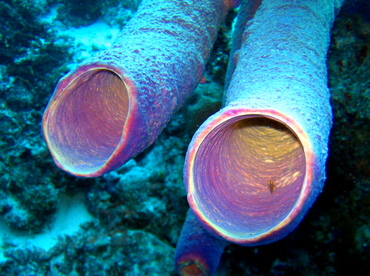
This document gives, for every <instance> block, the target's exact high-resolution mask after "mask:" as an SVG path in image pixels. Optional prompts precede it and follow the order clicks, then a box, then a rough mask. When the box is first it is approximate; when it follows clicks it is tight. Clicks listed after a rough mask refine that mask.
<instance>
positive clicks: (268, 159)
mask: <svg viewBox="0 0 370 276" xmlns="http://www.w3.org/2000/svg"><path fill="white" fill-rule="evenodd" d="M341 3H342V1H339V0H338V1H336V0H303V1H297V0H295V1H286V0H263V1H262V3H261V5H260V6H259V8H258V10H257V11H256V13H255V14H254V17H253V19H252V20H250V21H249V22H248V23H247V24H246V29H245V32H244V34H243V43H242V46H241V49H240V50H239V51H238V52H237V53H236V61H237V62H236V69H235V72H234V73H233V75H232V79H231V82H230V85H229V88H228V91H227V93H226V98H225V107H224V108H223V109H222V110H220V111H219V112H218V113H216V114H214V115H213V116H211V117H210V118H208V120H206V122H204V124H203V125H202V126H201V127H200V128H199V129H198V131H197V132H196V134H195V135H194V137H193V139H192V142H191V144H190V145H189V148H188V152H187V157H186V164H185V170H184V179H185V186H186V190H187V192H188V201H189V204H190V207H191V208H192V209H193V211H194V213H195V215H196V216H197V217H198V219H199V220H200V221H201V223H202V225H203V226H204V227H205V228H206V229H207V230H208V231H209V232H211V233H212V234H214V235H216V236H219V237H223V238H224V239H226V240H228V241H230V242H234V243H237V244H241V245H260V244H267V243H271V242H274V241H276V240H279V239H281V238H283V237H285V236H286V235H287V234H288V233H290V232H291V231H292V230H293V229H294V228H295V227H296V226H297V225H298V223H299V222H300V221H301V220H302V219H303V217H304V215H305V214H306V213H307V211H308V210H309V208H310V207H311V205H312V204H313V202H314V201H315V200H316V198H317V196H318V195H319V193H320V192H321V190H322V187H323V184H324V181H325V162H326V158H327V151H328V137H329V132H330V128H331V124H332V114H331V107H330V101H329V99H330V95H329V89H328V87H327V70H326V53H327V50H328V46H329V41H330V30H331V27H332V24H333V21H334V18H335V14H336V12H337V10H338V9H339V8H340V6H341Z"/></svg>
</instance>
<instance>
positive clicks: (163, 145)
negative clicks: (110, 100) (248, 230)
mask: <svg viewBox="0 0 370 276" xmlns="http://www.w3.org/2000/svg"><path fill="white" fill-rule="evenodd" d="M69 2H71V3H72V2H76V1H69ZM113 2H114V1H112V2H110V1H107V5H108V4H109V5H110V6H109V7H108V6H107V7H106V11H107V13H106V14H104V15H103V19H102V20H104V21H106V22H111V24H112V25H115V24H123V23H119V22H117V23H116V21H114V20H115V19H114V16H116V15H118V16H120V17H121V18H122V19H123V20H127V19H128V18H129V16H130V14H132V11H133V10H135V7H134V5H133V6H130V9H128V10H126V9H125V10H122V11H120V9H121V7H123V8H126V7H127V6H128V5H129V4H130V2H131V3H133V4H136V5H137V3H138V1H118V2H120V3H118V4H117V6H114V5H113V4H114V3H113ZM35 3H36V1H20V0H14V1H11V0H4V1H1V2H0V10H1V14H2V17H1V18H0V21H1V24H2V29H1V31H0V46H1V47H0V77H1V82H0V112H1V114H0V132H1V141H0V152H1V154H0V170H1V176H0V214H1V217H0V223H1V227H0V229H1V232H0V247H1V254H0V255H1V256H0V274H1V275H22V276H23V275H27V276H28V275H175V272H174V264H173V254H174V247H175V245H176V243H177V240H178V237H179V234H180V230H181V227H182V224H183V222H184V220H185V214H186V212H187V209H188V206H187V202H186V195H185V191H184V189H183V182H182V169H183V164H184V156H185V152H186V148H187V146H188V143H189V141H190V138H191V136H192V134H193V133H192V132H193V131H194V130H195V129H196V128H197V126H193V125H192V124H198V123H199V122H198V120H196V119H197V118H196V117H197V116H200V115H199V113H198V112H201V113H203V110H204V109H202V107H201V106H205V110H209V112H210V114H206V113H207V112H208V111H207V112H205V113H204V114H201V116H204V117H205V118H206V117H208V116H209V115H211V114H212V113H213V112H214V111H213V105H211V104H210V103H211V102H214V103H215V104H216V105H219V103H220V101H221V95H220V86H221V85H222V84H223V83H222V82H223V77H222V74H221V71H223V72H224V71H225V70H224V69H220V68H226V64H225V62H226V60H225V59H226V56H225V55H227V51H228V47H229V46H228V40H229V36H228V34H229V32H230V29H229V26H230V25H231V24H225V26H224V27H222V28H221V30H222V32H223V33H221V34H219V35H220V36H219V37H220V38H219V39H220V40H219V41H218V42H216V45H220V47H216V48H215V51H216V53H212V54H211V60H210V62H209V64H211V65H208V66H207V72H206V74H205V76H206V80H207V82H206V83H205V84H200V85H199V86H198V89H199V90H197V92H196V94H194V96H193V98H191V99H190V100H189V104H187V105H186V106H185V107H184V108H183V109H181V110H180V111H179V112H178V113H177V114H176V115H175V116H174V117H173V118H172V120H171V122H170V124H169V125H168V126H167V128H166V129H165V130H164V132H163V133H162V134H161V135H160V136H159V138H158V139H157V141H156V142H155V143H154V144H153V145H152V146H151V147H150V148H148V149H147V150H146V151H145V152H143V153H142V154H140V155H139V156H137V157H136V158H135V159H133V160H131V161H129V162H128V163H127V164H126V165H125V166H124V167H122V168H120V169H119V170H117V171H114V172H111V173H109V174H106V175H104V176H102V177H100V178H98V179H92V180H91V179H79V178H75V177H71V176H69V175H67V174H65V173H63V172H61V171H60V170H59V169H57V168H56V167H55V166H54V164H53V163H52V160H51V157H50V156H49V154H48V152H47V149H46V145H45V144H44V142H43V140H42V137H41V135H40V121H41V114H42V112H43V110H44V108H45V106H46V104H47V100H48V99H49V96H50V95H51V93H52V89H53V87H54V85H55V83H56V82H57V80H58V79H59V78H60V77H61V76H62V75H64V74H65V73H66V72H67V71H68V70H70V69H71V68H70V67H71V64H74V63H76V62H77V61H79V60H78V59H80V58H81V52H82V47H83V45H75V44H73V39H74V38H71V37H68V36H67V34H66V33H63V34H61V33H59V32H58V33H57V32H56V31H53V30H55V29H54V27H55V26H56V27H57V28H58V29H59V28H61V29H63V30H67V29H68V28H69V27H68V26H72V24H70V23H67V25H63V24H64V23H62V22H59V21H55V22H53V26H51V25H50V23H45V22H43V21H40V20H39V16H40V15H46V14H49V12H50V11H51V10H53V8H55V5H58V3H59V2H57V1H41V2H37V4H35ZM110 3H113V4H110ZM115 3H117V2H115ZM125 4H126V5H127V6H126V5H125ZM104 5H105V4H104ZM130 5H131V4H130ZM57 10H58V9H56V11H57ZM232 18H233V16H232V17H231V18H230V20H232ZM69 20H71V21H74V18H73V17H69ZM74 26H77V24H76V25H74ZM368 26H369V22H368V21H366V18H364V17H362V15H361V14H360V15H356V16H354V13H353V12H352V11H351V13H350V14H349V13H346V12H345V10H343V11H342V12H341V13H340V14H339V16H338V17H337V21H336V23H335V26H334V29H333V38H332V45H331V49H330V54H329V62H328V65H329V71H330V74H329V77H330V79H329V83H330V87H331V94H332V105H333V112H334V115H335V118H334V128H333V130H332V135H331V140H330V154H329V161H328V172H327V176H328V179H327V182H326V184H325V187H324V191H323V193H322V194H321V195H320V197H319V198H318V201H317V202H316V203H315V204H314V206H313V208H312V209H311V210H310V212H309V213H308V215H307V216H306V217H305V219H304V220H303V222H302V224H301V225H300V226H299V227H298V228H297V229H296V230H295V231H294V232H293V233H291V234H290V235H289V236H287V237H286V238H284V239H283V240H281V241H279V242H276V243H273V244H270V245H266V246H259V247H251V248H243V247H240V246H235V245H230V246H229V247H228V248H226V250H225V252H224V254H223V256H222V260H221V263H222V266H221V267H220V268H219V270H218V271H217V275H233V276H239V275H240V276H241V275H345V273H346V272H347V271H348V270H347V267H348V264H349V263H350V264H351V271H352V272H351V273H352V274H353V275H366V273H368V271H369V269H370V266H369V263H370V262H369V259H370V257H369V254H368V252H369V244H370V240H369V236H370V235H369V232H370V231H369V221H370V211H369V207H368V206H370V188H369V187H370V183H369V178H370V173H369V169H368V168H369V154H368V153H369V152H370V150H369V147H370V145H369V142H368V141H370V137H369V135H370V132H369V129H368V128H369V125H370V123H369V110H370V109H369V93H370V87H369V79H370V76H369V70H368V68H369V61H370V60H369V50H368V49H369V47H370V45H369V41H370V36H369V34H370V32H369V31H368V30H369V28H368ZM225 40H226V41H225ZM92 49H93V48H92ZM220 55H221V56H222V58H221V59H220ZM221 61H222V62H221ZM215 64H219V65H220V67H218V69H220V70H217V68H215V66H214V65H215ZM216 67H217V66H216ZM216 76H217V77H216ZM213 87H215V88H213ZM212 91H217V92H216V94H213V93H212ZM193 116H194V118H192V117H193ZM191 120H194V122H191ZM74 194H82V195H83V197H82V199H81V201H82V203H84V204H83V205H85V206H87V208H88V210H89V212H90V214H91V217H92V220H90V221H88V222H85V223H83V224H82V225H81V227H79V226H78V225H77V226H76V227H77V228H79V231H77V232H73V233H71V234H68V235H67V234H61V236H60V238H59V239H56V241H55V245H52V247H51V248H50V249H43V248H41V247H39V246H36V245H34V244H32V241H33V239H32V237H35V236H37V235H42V234H48V233H49V230H50V227H51V225H52V224H53V221H55V220H56V216H57V215H58V208H59V206H60V204H61V203H63V200H62V198H63V197H64V196H65V195H67V196H69V195H74ZM76 215H77V216H80V215H82V214H81V213H80V212H79V213H77V214H76ZM73 222H74V221H73V220H71V221H70V223H71V224H72V223H73ZM4 225H5V226H6V227H5V226H4ZM6 228H8V229H9V230H7V232H5V230H6ZM11 233H13V234H16V236H17V237H24V239H25V241H24V242H21V241H18V240H12V239H11V238H9V237H10V234H11ZM61 233H62V232H61ZM6 237H8V238H6Z"/></svg>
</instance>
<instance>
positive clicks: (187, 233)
mask: <svg viewBox="0 0 370 276" xmlns="http://www.w3.org/2000/svg"><path fill="white" fill-rule="evenodd" d="M226 244H227V242H226V241H225V240H223V239H219V238H216V237H215V236H213V235H211V234H210V233H208V232H207V231H206V230H205V229H204V228H203V227H202V225H201V224H200V222H199V221H198V219H197V218H196V217H195V215H194V213H193V211H192V210H191V209H190V210H189V211H188V214H187V216H186V221H185V224H184V227H183V228H182V231H181V234H180V238H179V241H178V245H177V247H176V253H175V266H176V270H177V271H178V272H179V274H180V275H182V276H190V275H192V276H194V275H212V274H213V273H214V272H215V271H216V269H217V267H218V264H219V262H220V258H221V255H222V252H223V250H224V247H225V246H226Z"/></svg>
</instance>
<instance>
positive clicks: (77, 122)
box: [42, 0, 236, 177]
mask: <svg viewBox="0 0 370 276" xmlns="http://www.w3.org/2000/svg"><path fill="white" fill-rule="evenodd" d="M235 4H236V3H233V1H230V0H229V1H226V0H207V1H198V0H191V1H183V0H144V1H143V2H142V3H141V5H140V6H139V9H138V11H137V12H136V14H135V15H134V16H133V18H132V19H131V20H130V21H129V22H128V24H127V25H126V26H125V27H124V29H123V30H122V32H121V33H120V35H119V37H118V38H117V40H116V41H115V43H114V44H113V45H112V46H111V47H110V48H109V49H107V50H106V51H103V52H100V53H98V54H97V55H96V56H94V57H93V58H92V59H90V60H88V61H86V62H84V63H83V64H82V65H80V66H79V67H77V68H76V69H75V70H74V71H72V72H70V73H69V74H68V75H66V76H65V77H64V78H62V79H61V80H60V81H59V83H58V85H57V87H56V89H55V91H54V94H53V96H52V97H51V99H50V101H49V104H48V106H47V108H46V110H45V113H44V116H43V122H42V128H43V134H44V138H45V140H46V143H47V145H48V147H49V150H50V152H51V155H52V157H53V159H54V162H55V163H56V165H57V166H58V167H59V168H61V169H63V170H64V171H66V172H68V173H70V174H73V175H76V176H83V177H96V176H100V175H102V174H104V173H106V172H109V171H111V170H114V169H116V168H118V167H120V166H121V165H123V164H124V163H125V162H127V161H128V160H129V159H130V158H132V157H134V156H136V155H137V154H139V153H140V152H141V151H142V150H144V149H145V148H146V147H148V146H149V145H150V144H151V143H153V141H154V140H155V139H156V138H157V136H158V135H159V133H160V132H161V131H162V130H163V128H164V127H165V126H166V124H167V122H168V121H169V120H170V117H171V115H172V114H173V113H174V112H175V111H176V110H177V109H178V108H179V107H180V106H181V105H182V104H183V103H184V101H185V100H186V98H187V97H188V96H189V95H190V93H191V92H192V91H193V90H194V88H195V86H196V85H197V84H198V83H199V81H200V80H201V78H202V74H203V71H204V67H205V63H206V61H207V59H208V56H209V52H210V50H211V49H212V45H213V43H214V41H215V39H216V36H217V31H218V29H219V26H220V24H221V22H222V20H223V17H224V15H225V14H226V12H227V10H228V8H229V7H230V6H231V5H235Z"/></svg>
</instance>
